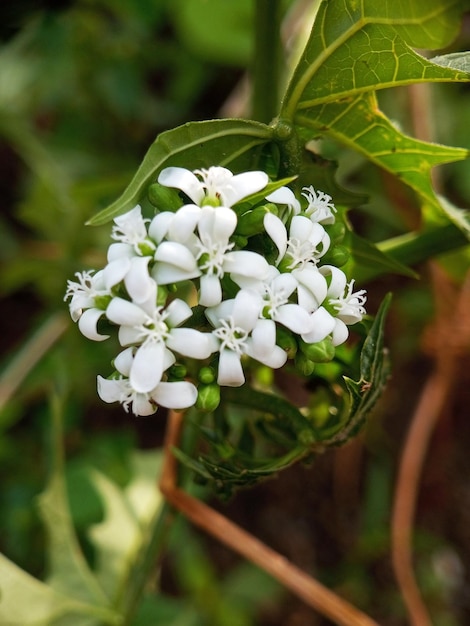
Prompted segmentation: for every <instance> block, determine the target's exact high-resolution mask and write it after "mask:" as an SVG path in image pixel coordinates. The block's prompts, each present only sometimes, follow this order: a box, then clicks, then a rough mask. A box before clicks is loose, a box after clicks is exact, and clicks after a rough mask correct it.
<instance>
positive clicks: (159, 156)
mask: <svg viewBox="0 0 470 626" xmlns="http://www.w3.org/2000/svg"><path fill="white" fill-rule="evenodd" d="M272 135H273V129H271V128H270V127H269V126H266V125H265V124H260V123H259V122H251V121H245V120H235V119H233V120H232V119H224V120H212V121H206V122H189V123H187V124H184V125H183V126H179V127H178V128H175V129H173V130H169V131H167V132H164V133H162V134H161V135H159V136H158V137H157V138H156V140H155V141H154V142H153V144H152V145H151V146H150V148H149V150H148V152H147V154H146V155H145V157H144V160H143V161H142V163H141V165H140V167H139V169H138V170H137V172H136V174H135V176H134V178H133V179H132V181H131V182H130V183H129V185H128V187H127V188H126V189H125V191H124V192H123V194H122V195H121V196H120V198H118V199H117V200H116V201H115V202H113V203H112V204H111V205H110V206H109V207H107V208H106V209H104V210H103V211H100V213H98V214H97V215H95V216H94V217H92V218H91V219H90V220H89V222H88V224H91V225H98V224H104V223H105V222H109V221H110V220H112V219H113V218H114V217H116V215H120V214H122V213H125V212H126V211H128V210H130V209H132V208H133V207H134V206H135V205H136V204H138V203H139V202H141V201H142V200H143V198H144V197H145V194H146V191H147V187H148V186H149V185H150V184H151V183H153V182H155V180H156V178H157V174H158V173H159V172H160V170H161V169H162V168H164V167H168V166H170V165H172V166H179V167H186V168H188V169H196V168H202V167H209V166H211V165H223V166H226V167H232V168H233V169H235V168H243V169H254V167H255V166H256V157H257V156H258V155H259V152H260V148H261V147H262V146H263V145H264V144H266V143H267V142H269V141H270V140H271V138H272Z"/></svg>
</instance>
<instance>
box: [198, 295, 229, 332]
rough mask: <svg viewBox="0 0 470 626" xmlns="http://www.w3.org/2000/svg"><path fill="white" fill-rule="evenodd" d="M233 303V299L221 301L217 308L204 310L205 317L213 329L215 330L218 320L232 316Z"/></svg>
mask: <svg viewBox="0 0 470 626" xmlns="http://www.w3.org/2000/svg"><path fill="white" fill-rule="evenodd" d="M234 302H235V300H234V299H233V298H232V299H230V300H223V301H222V302H221V303H220V304H218V305H217V306H213V307H210V308H208V309H206V310H205V315H206V317H207V319H208V320H209V322H210V323H211V324H212V326H214V328H217V326H218V325H219V320H220V319H226V318H227V317H229V315H231V314H232V311H233V305H234Z"/></svg>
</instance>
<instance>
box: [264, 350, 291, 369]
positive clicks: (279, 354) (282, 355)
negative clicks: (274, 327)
mask: <svg viewBox="0 0 470 626" xmlns="http://www.w3.org/2000/svg"><path fill="white" fill-rule="evenodd" d="M258 360H259V361H260V362H261V363H263V364H264V365H267V366H268V367H272V368H273V369H275V370H277V369H279V368H280V367H282V366H283V365H284V364H285V362H286V361H287V353H286V352H285V350H283V349H282V348H280V347H279V346H274V347H273V349H272V352H270V353H269V355H267V357H266V358H263V359H258Z"/></svg>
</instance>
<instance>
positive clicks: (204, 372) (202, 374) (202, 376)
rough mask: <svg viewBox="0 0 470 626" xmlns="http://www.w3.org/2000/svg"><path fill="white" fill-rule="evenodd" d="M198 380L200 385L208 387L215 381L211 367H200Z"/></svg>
mask: <svg viewBox="0 0 470 626" xmlns="http://www.w3.org/2000/svg"><path fill="white" fill-rule="evenodd" d="M198 378H199V380H200V381H201V383H203V384H205V385H209V384H210V383H213V382H214V380H215V371H214V368H213V367H201V369H200V370H199V373H198Z"/></svg>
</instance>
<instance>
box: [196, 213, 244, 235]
mask: <svg viewBox="0 0 470 626" xmlns="http://www.w3.org/2000/svg"><path fill="white" fill-rule="evenodd" d="M236 226H237V215H236V213H235V211H232V209H229V208H227V207H223V206H220V207H212V206H205V207H203V208H202V209H201V217H200V219H199V224H198V231H199V234H200V235H201V238H202V239H203V240H204V236H208V237H209V238H210V239H211V240H212V241H214V242H215V241H217V242H226V241H227V240H228V239H229V237H230V236H231V235H232V234H233V231H234V230H235V228H236Z"/></svg>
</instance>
